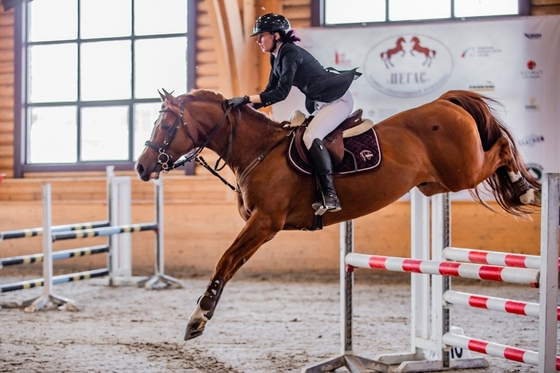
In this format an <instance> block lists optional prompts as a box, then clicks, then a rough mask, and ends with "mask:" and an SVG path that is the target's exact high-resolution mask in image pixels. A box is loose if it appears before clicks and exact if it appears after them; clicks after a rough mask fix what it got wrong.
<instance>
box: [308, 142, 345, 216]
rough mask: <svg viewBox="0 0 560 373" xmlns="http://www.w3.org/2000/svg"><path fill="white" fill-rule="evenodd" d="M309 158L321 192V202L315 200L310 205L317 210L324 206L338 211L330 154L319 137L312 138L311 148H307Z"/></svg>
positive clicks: (329, 209) (338, 204) (328, 209)
mask: <svg viewBox="0 0 560 373" xmlns="http://www.w3.org/2000/svg"><path fill="white" fill-rule="evenodd" d="M309 158H310V160H311V165H312V166H313V168H314V169H315V173H316V174H317V177H318V178H319V184H320V185H321V191H322V192H323V201H322V203H321V202H315V203H314V204H313V205H312V207H313V209H315V210H316V211H317V210H318V209H319V208H321V207H323V206H324V208H325V209H326V210H327V211H331V212H335V211H340V201H339V200H338V197H337V195H336V191H335V190H334V183H333V175H332V172H333V170H332V169H333V167H332V161H331V156H330V154H329V152H328V150H327V149H326V148H325V146H324V145H323V142H322V141H321V140H320V139H315V140H313V143H312V144H311V148H309Z"/></svg>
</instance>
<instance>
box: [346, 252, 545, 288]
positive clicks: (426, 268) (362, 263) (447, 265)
mask: <svg viewBox="0 0 560 373" xmlns="http://www.w3.org/2000/svg"><path fill="white" fill-rule="evenodd" d="M346 264H347V265H349V266H350V267H355V268H372V269H384V270H387V271H395V272H413V273H424V274H429V275H442V276H454V277H462V278H470V279H475V280H491V281H502V282H509V283H515V284H538V282H539V270H535V269H526V268H509V267H499V266H489V265H480V264H470V263H455V262H439V261H434V260H419V259H405V258H399V257H392V256H381V255H365V254H354V253H352V254H348V255H346Z"/></svg>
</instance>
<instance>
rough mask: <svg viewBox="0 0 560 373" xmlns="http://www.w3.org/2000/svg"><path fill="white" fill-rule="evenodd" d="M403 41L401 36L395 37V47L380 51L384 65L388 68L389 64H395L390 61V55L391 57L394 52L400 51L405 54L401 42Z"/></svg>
mask: <svg viewBox="0 0 560 373" xmlns="http://www.w3.org/2000/svg"><path fill="white" fill-rule="evenodd" d="M404 42H405V40H404V38H403V37H400V38H398V39H397V45H396V46H395V48H391V49H388V50H386V51H385V52H381V59H382V60H383V62H385V67H386V68H389V65H391V66H393V67H394V66H395V65H393V63H392V62H391V57H393V55H394V54H397V53H399V52H402V53H403V55H404V54H405V52H404V49H403V46H402V45H403V43H404Z"/></svg>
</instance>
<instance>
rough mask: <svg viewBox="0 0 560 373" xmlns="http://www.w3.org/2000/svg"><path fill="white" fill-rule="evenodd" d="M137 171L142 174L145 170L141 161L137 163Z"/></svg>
mask: <svg viewBox="0 0 560 373" xmlns="http://www.w3.org/2000/svg"><path fill="white" fill-rule="evenodd" d="M136 172H138V173H139V174H142V173H143V172H144V167H143V166H142V165H141V164H140V163H139V164H137V165H136Z"/></svg>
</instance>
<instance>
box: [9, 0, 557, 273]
mask: <svg viewBox="0 0 560 373" xmlns="http://www.w3.org/2000/svg"><path fill="white" fill-rule="evenodd" d="M0 1H1V0H0ZM310 4H311V0H245V1H241V0H240V1H229V0H199V1H198V13H199V16H198V19H197V55H196V69H197V70H196V71H197V76H196V86H197V88H206V89H213V90H218V91H220V92H222V93H224V94H225V95H226V96H230V95H239V94H251V93H256V92H259V91H260V90H261V89H262V88H263V87H264V85H265V84H266V81H267V79H268V72H269V62H268V55H266V54H264V53H262V52H261V51H260V49H258V47H257V46H256V43H254V40H252V39H248V38H247V37H246V35H247V34H248V33H250V32H251V30H252V26H253V23H254V20H255V19H256V17H258V16H259V15H261V14H263V13H266V12H277V13H282V14H284V15H286V16H287V17H288V18H289V19H290V21H291V22H292V26H293V27H294V28H296V29H298V28H303V27H309V26H310V25H311V21H310V17H311V10H310ZM559 8H560V0H533V7H532V13H533V14H536V15H539V14H558V13H560V9H559ZM224 19H227V20H229V22H224ZM13 25H14V14H13V10H10V11H7V12H4V11H0V174H1V173H6V174H7V177H6V179H5V180H4V181H3V182H2V183H0V231H4V230H10V229H22V228H31V227H36V226H40V225H41V204H40V195H41V184H42V183H43V182H45V181H48V182H51V183H52V185H53V187H52V189H53V223H54V224H69V223H77V222H86V221H91V220H102V219H105V216H106V204H105V193H106V189H105V188H106V184H105V175H104V172H87V173H30V174H26V175H25V177H24V178H23V179H13V178H12V175H13V170H12V169H13V130H14V123H13V120H14V114H13V113H14V107H13V102H14V99H13V95H14V66H13V58H14V53H13V49H14V39H13V35H14V29H13ZM238 77H242V78H239V79H238ZM203 155H204V156H205V158H207V160H208V161H209V163H210V164H213V160H214V159H215V155H213V154H210V153H207V152H205V153H204V154H203ZM117 174H119V175H128V176H131V177H133V179H134V181H133V196H132V198H133V207H132V209H133V222H135V223H137V222H147V221H153V219H154V218H153V187H152V185H151V184H149V183H148V184H147V183H141V182H140V181H138V180H136V179H135V175H134V173H133V172H132V171H128V172H118V173H117ZM224 175H225V176H226V178H229V180H230V181H233V180H231V174H228V172H227V171H225V172H224ZM164 193H165V249H166V263H167V265H166V268H167V271H169V272H171V273H172V274H174V275H177V276H179V275H182V276H185V275H193V276H194V275H197V274H203V273H204V274H205V273H208V272H209V271H211V270H212V269H213V266H214V264H215V262H216V261H217V259H218V257H219V255H220V254H221V253H222V252H223V251H224V250H225V249H226V248H227V246H228V245H229V244H230V243H231V241H232V240H233V239H234V238H235V236H236V234H237V232H238V231H239V230H240V229H241V227H242V226H243V221H242V219H241V218H240V217H239V215H238V213H237V208H236V205H235V202H234V195H233V192H231V191H230V190H229V189H228V188H227V187H225V186H224V185H223V184H222V183H221V182H220V181H219V180H217V179H216V178H214V177H212V176H209V173H208V172H207V171H206V170H204V169H200V168H197V169H196V176H190V177H185V176H183V175H181V173H176V172H172V173H170V174H169V175H166V177H165V178H164ZM409 211H410V209H409V206H408V203H407V202H397V203H395V204H393V205H391V206H389V207H387V208H385V209H383V210H381V211H379V212H377V213H375V214H372V215H370V216H367V217H364V218H361V219H358V220H357V221H356V249H357V251H361V252H369V253H379V254H389V253H390V254H391V255H400V256H407V255H408V252H409V249H410V238H409V232H410V215H409V214H410V213H409ZM452 217H453V228H452V231H453V235H452V242H453V244H454V245H456V246H464V247H472V248H480V249H486V250H498V251H507V252H516V253H526V254H537V253H538V251H539V245H538V242H539V228H538V223H539V216H535V217H534V220H533V221H518V220H515V219H513V218H511V217H510V216H504V215H503V214H494V213H492V212H489V211H488V210H486V209H484V208H482V207H480V206H478V205H474V204H473V203H468V202H467V203H456V204H454V206H453V215H452ZM97 240H98V241H99V240H102V239H99V238H98V239H97ZM94 241H95V240H94ZM96 242H97V241H96ZM40 244H41V242H40V239H35V238H32V239H29V241H28V240H12V241H5V242H0V250H1V251H2V255H1V256H2V257H5V256H12V255H21V254H29V253H37V252H40ZM90 244H95V243H89V242H79V243H78V242H76V241H74V240H71V241H65V242H60V243H57V245H56V246H55V250H56V249H64V248H68V247H79V246H85V245H90ZM133 247H134V254H133V261H134V269H135V271H137V273H145V274H146V273H147V274H149V273H151V271H153V265H154V264H153V258H154V254H153V237H151V236H150V232H144V233H139V234H138V235H133ZM338 255H339V254H338V227H328V228H326V229H325V230H324V231H322V232H314V233H309V232H281V233H280V234H279V235H278V236H277V237H276V238H275V239H274V240H273V241H271V242H269V243H267V244H266V245H265V246H264V247H263V248H262V249H261V250H260V251H259V252H258V253H257V254H256V255H255V257H254V258H252V259H251V261H250V262H249V263H248V264H247V266H246V267H245V268H244V270H243V271H244V272H245V273H263V272H265V273H268V272H270V271H276V272H296V273H305V272H309V271H318V272H321V271H329V272H333V271H335V272H336V271H337V268H338ZM102 262H103V259H99V258H84V259H80V260H79V261H74V262H72V261H68V262H67V263H59V264H57V267H56V268H58V269H59V270H60V271H68V270H71V269H87V268H88V266H90V265H91V264H92V263H97V264H103V263H102ZM74 263H79V264H74ZM19 268H21V269H22V270H27V269H23V267H19ZM26 268H27V267H26ZM34 268H35V270H36V271H38V272H39V273H40V266H39V267H34ZM10 271H14V270H11V269H3V270H2V271H1V272H0V275H2V274H4V275H6V274H10V273H12V272H10ZM243 271H242V272H243Z"/></svg>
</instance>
